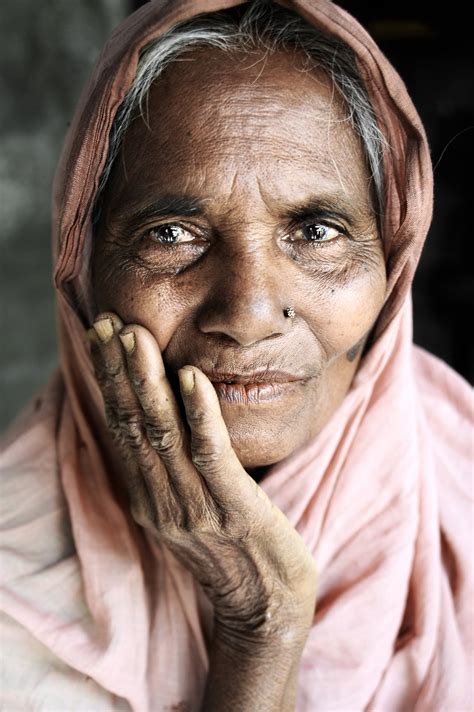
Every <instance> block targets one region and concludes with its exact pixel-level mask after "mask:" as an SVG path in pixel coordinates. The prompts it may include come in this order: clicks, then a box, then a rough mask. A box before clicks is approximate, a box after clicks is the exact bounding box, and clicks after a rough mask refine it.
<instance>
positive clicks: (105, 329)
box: [93, 317, 114, 344]
mask: <svg viewBox="0 0 474 712" xmlns="http://www.w3.org/2000/svg"><path fill="white" fill-rule="evenodd" d="M93 326H94V329H95V330H96V332H97V336H98V337H99V339H100V340H101V341H102V343H103V344H106V343H107V341H110V339H111V338H112V336H113V335H114V325H113V324H112V319H109V318H108V317H106V318H105V319H99V321H95V322H94V325H93Z"/></svg>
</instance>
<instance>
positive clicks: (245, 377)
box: [204, 370, 307, 385]
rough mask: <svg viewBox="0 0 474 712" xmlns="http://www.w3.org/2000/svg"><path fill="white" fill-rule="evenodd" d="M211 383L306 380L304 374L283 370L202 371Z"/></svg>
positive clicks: (230, 383)
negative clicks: (251, 371)
mask: <svg viewBox="0 0 474 712" xmlns="http://www.w3.org/2000/svg"><path fill="white" fill-rule="evenodd" d="M204 373H205V374H206V376H207V377H208V378H209V380H210V381H211V382H212V383H225V384H227V385H233V384H241V385H249V384H258V383H265V384H270V383H291V382H292V381H301V380H306V378H307V377H306V378H305V377H304V376H296V375H294V374H292V373H286V372H285V371H269V370H265V371H255V372H253V373H220V372H214V371H213V372H211V373H208V372H206V371H204Z"/></svg>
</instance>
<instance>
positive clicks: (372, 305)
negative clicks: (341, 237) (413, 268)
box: [308, 262, 386, 359]
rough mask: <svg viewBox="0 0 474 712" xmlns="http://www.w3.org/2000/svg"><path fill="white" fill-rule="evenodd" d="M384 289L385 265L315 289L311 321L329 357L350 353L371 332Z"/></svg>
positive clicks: (379, 308)
mask: <svg viewBox="0 0 474 712" xmlns="http://www.w3.org/2000/svg"><path fill="white" fill-rule="evenodd" d="M385 288H386V279H385V270H384V266H383V262H382V263H381V264H380V266H379V268H378V269H374V268H373V267H372V268H367V269H366V270H365V269H363V270H361V271H359V273H358V275H357V276H356V277H354V278H353V279H351V280H348V281H346V282H345V284H332V285H331V284H330V283H329V284H327V285H325V287H324V290H314V289H313V295H314V296H313V298H312V300H311V302H312V303H311V307H310V310H311V316H310V317H309V319H308V320H309V321H310V323H311V327H312V329H313V331H314V333H315V335H316V336H317V338H318V340H319V341H320V343H321V344H322V345H323V347H324V350H325V353H326V354H327V356H328V358H330V359H331V358H334V357H337V356H339V355H341V354H342V353H346V352H348V351H349V350H350V349H351V348H353V347H354V345H355V344H357V343H358V342H360V340H361V339H362V338H363V337H364V336H365V335H366V334H367V333H368V332H369V331H370V329H371V327H372V326H373V324H374V322H375V320H376V319H377V316H378V314H379V312H380V310H381V308H382V306H383V302H384V298H385ZM321 291H323V294H322V293H321Z"/></svg>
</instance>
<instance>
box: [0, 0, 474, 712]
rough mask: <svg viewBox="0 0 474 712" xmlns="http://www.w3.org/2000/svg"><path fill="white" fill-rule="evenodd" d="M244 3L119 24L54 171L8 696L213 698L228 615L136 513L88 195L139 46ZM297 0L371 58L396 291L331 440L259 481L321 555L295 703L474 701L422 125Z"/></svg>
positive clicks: (384, 69)
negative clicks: (51, 348)
mask: <svg viewBox="0 0 474 712" xmlns="http://www.w3.org/2000/svg"><path fill="white" fill-rule="evenodd" d="M237 4H239V2H238V1H237V0H198V1H197V2H193V3H190V2H185V1H184V0H174V1H171V0H170V1H168V2H166V1H165V0H161V1H153V0H152V1H151V2H149V3H147V4H146V5H145V6H144V7H143V8H142V9H141V10H139V11H138V12H136V13H134V14H133V15H132V16H130V17H129V18H128V19H127V20H126V21H125V22H124V23H123V24H122V25H120V27H119V28H118V29H117V30H116V31H115V33H114V34H113V36H112V38H111V39H110V41H109V43H108V44H107V46H106V47H105V49H104V52H103V54H102V56H101V58H100V60H99V62H98V65H97V67H96V70H95V72H94V74H93V76H92V79H91V81H90V83H89V85H88V87H87V88H86V91H85V93H84V95H83V97H82V99H81V102H80V104H79V107H78V110H77V113H76V116H75V120H74V122H73V125H72V127H71V129H70V132H69V136H68V138H67V141H66V145H65V149H64V152H63V156H62V160H61V164H60V166H59V169H58V173H57V179H56V184H55V198H54V235H53V245H54V255H55V285H56V289H57V298H58V309H59V333H60V357H61V367H60V372H58V373H57V374H55V376H54V377H53V380H52V381H51V383H50V384H49V385H48V387H47V388H46V389H45V391H44V392H43V393H42V394H41V396H40V397H39V398H37V399H36V400H35V401H34V402H33V403H32V404H31V406H30V407H29V408H28V409H27V410H26V411H25V412H24V413H23V415H22V416H21V417H20V418H19V419H18V420H17V422H16V423H15V424H14V426H13V427H12V428H11V429H10V431H9V433H8V434H7V436H6V440H5V442H4V447H3V455H2V458H1V469H2V478H3V483H4V485H3V491H4V496H3V498H2V504H3V508H2V509H3V511H2V514H1V526H2V530H3V539H4V541H5V549H4V555H3V560H2V583H3V589H2V591H3V592H2V608H3V610H4V612H5V613H3V614H2V619H1V620H2V633H1V639H2V645H3V646H4V647H5V651H6V652H7V654H6V655H5V656H4V665H5V669H6V673H5V682H4V684H3V700H2V701H3V705H4V708H5V709H6V710H12V709H45V710H64V709H78V710H79V709H82V710H88V711H90V710H92V709H93V710H112V709H113V710H118V709H123V710H128V709H132V710H135V711H137V712H149V711H150V712H151V711H155V710H173V709H174V710H178V709H179V710H183V711H184V710H198V709H199V707H200V699H201V695H202V692H203V688H204V684H205V679H206V673H207V668H208V655H207V646H208V644H209V641H210V637H211V635H212V608H211V606H210V604H209V602H208V600H207V598H206V597H205V595H204V594H203V592H202V590H201V589H200V587H199V586H198V584H197V583H196V582H195V580H194V579H193V578H192V576H191V574H190V573H188V572H187V571H186V570H185V569H184V568H183V567H182V566H181V565H180V564H179V563H178V562H177V561H176V560H175V559H174V557H173V556H172V555H171V554H170V553H169V552H168V551H167V549H166V548H165V547H164V546H162V545H161V544H160V543H157V542H156V541H155V540H153V539H152V538H151V537H150V536H149V535H148V533H147V532H146V531H145V530H144V529H142V528H141V527H139V526H138V525H137V524H136V523H135V522H134V520H133V519H132V517H131V514H130V512H129V510H128V507H127V503H126V502H125V501H124V500H123V497H121V495H120V493H119V492H118V491H117V488H116V484H115V482H114V471H115V464H114V463H115V460H114V458H115V455H114V451H113V447H112V443H111V441H110V438H109V436H108V431H107V428H106V426H105V421H104V414H103V405H102V401H101V397H100V393H99V390H98V387H97V385H96V382H95V379H94V377H93V371H92V366H91V362H90V358H89V351H88V345H87V342H86V340H85V338H84V336H85V330H84V323H85V322H84V315H83V314H81V313H80V311H79V306H78V305H80V304H81V303H82V301H81V295H82V294H83V292H84V289H85V288H86V285H87V266H88V265H87V258H88V254H89V252H90V238H91V210H92V206H93V202H94V196H95V193H96V190H97V185H98V179H99V176H100V173H101V170H102V167H103V165H104V161H105V158H106V154H107V138H108V133H109V129H110V126H111V123H112V121H113V117H114V115H115V112H116V110H117V108H118V106H119V104H120V102H121V100H122V99H123V97H124V94H125V92H126V91H127V88H128V87H129V85H130V83H131V81H132V79H133V77H134V74H135V70H136V66H137V60H138V54H139V51H140V48H141V47H142V46H143V45H144V44H145V43H146V42H147V41H149V40H150V39H151V38H152V37H154V36H156V35H159V34H161V33H162V32H164V31H165V30H166V29H168V28H169V27H170V26H171V25H173V24H175V23H176V22H178V21H181V20H184V19H188V18H189V17H190V16H192V15H194V14H197V13H198V12H204V11H213V10H218V9H223V8H226V7H232V6H234V5H237ZM281 4H282V5H285V6H286V7H289V8H292V9H294V10H296V11H297V12H299V13H300V14H301V15H302V16H303V17H304V18H305V19H306V20H307V21H309V22H310V23H312V24H314V25H316V26H318V27H320V28H322V29H323V30H326V31H328V32H330V33H333V34H335V35H337V36H338V37H340V38H341V39H343V40H344V41H345V42H346V43H348V44H349V45H350V46H351V47H352V48H353V49H354V51H355V53H356V55H357V57H358V61H359V68H360V71H361V73H362V75H363V77H364V78H365V81H366V83H367V86H368V89H369V93H370V96H371V99H372V103H373V106H374V108H375V111H376V113H377V117H378V120H379V123H380V126H381V128H382V130H383V131H384V133H385V135H386V137H387V140H388V144H389V145H390V150H387V152H386V156H385V163H384V170H385V185H386V191H387V206H386V213H385V225H384V241H385V249H386V255H387V271H388V278H389V292H388V298H387V301H386V304H385V306H384V309H383V311H382V314H381V315H380V317H379V320H378V322H377V328H376V339H375V342H374V344H373V345H372V347H371V348H370V350H369V352H368V354H367V355H366V356H365V357H364V359H363V360H362V362H361V364H360V366H359V369H358V371H357V374H356V376H355V378H354V381H353V384H352V386H351V389H350V391H349V393H348V394H347V395H346V398H345V400H344V402H343V404H342V405H341V407H340V408H339V409H338V410H337V412H336V413H335V414H334V416H333V417H332V419H331V421H330V422H329V423H328V424H327V426H326V427H325V428H324V430H323V431H322V433H320V435H318V436H317V438H315V439H314V440H313V441H311V442H308V443H307V444H306V446H304V447H303V448H301V449H299V450H298V451H297V452H295V453H293V454H292V455H291V456H289V457H288V458H287V459H286V460H284V461H282V462H280V463H278V464H277V465H275V466H273V467H272V468H271V469H270V471H269V472H268V474H267V475H266V476H265V478H264V479H263V480H262V482H261V485H260V486H261V487H262V488H263V489H264V490H265V491H266V493H267V494H268V495H269V497H270V498H271V500H272V501H273V502H274V504H275V505H277V506H278V507H279V508H280V509H281V510H282V511H283V512H284V513H285V514H286V516H287V517H288V519H289V520H290V522H291V523H292V524H293V526H294V527H295V528H296V529H297V530H298V532H299V533H300V534H301V536H302V537H303V539H304V541H305V542H306V544H307V546H308V547H309V548H310V550H311V551H312V552H313V555H314V557H315V560H316V563H317V567H318V570H319V591H318V601H317V606H316V611H315V617H314V624H313V627H312V629H311V632H310V635H309V638H308V640H307V644H306V646H305V648H304V652H303V656H302V659H301V666H300V676H299V685H298V696H297V710H298V712H310V711H311V712H313V711H317V710H324V711H325V710H329V709H333V710H343V711H344V712H348V711H351V712H353V711H355V710H365V709H369V710H378V711H380V712H389V711H392V710H393V711H395V710H399V711H403V712H406V711H408V710H417V711H421V710H423V711H426V710H446V712H467V710H472V708H473V693H472V681H471V678H472V669H473V668H472V659H471V660H470V659H469V655H470V654H472V650H473V647H474V646H473V642H474V641H473V629H472V601H473V597H472V596H473V585H472V569H473V566H472V563H473V562H472V548H471V547H472V522H473V518H472V500H471V498H470V490H471V481H470V461H471V456H472V453H471V452H470V448H471V437H472V430H471V428H472V404H471V401H470V391H469V389H468V387H467V385H466V384H465V382H464V381H463V380H462V379H461V378H460V377H459V376H458V375H456V374H455V373H454V372H453V371H452V370H451V369H449V368H448V367H447V366H446V365H445V364H443V363H442V362H441V361H439V360H438V359H436V358H434V357H433V356H430V355H429V354H427V353H426V352H424V351H422V350H421V349H419V348H416V347H414V346H413V344H412V331H411V325H412V311H411V299H410V288H411V282H412V278H413V273H414V270H415V268H416V265H417V262H418V258H419V254H420V251H421V248H422V244H423V241H424V239H425V236H426V232H427V230H428V226H429V223H430V220H431V201H432V175H431V164H430V159H429V152H428V148H427V144H426V138H425V134H424V131H423V128H422V126H421V123H420V120H419V117H418V115H417V113H416V111H415V109H414V107H413V105H412V103H411V101H410V99H409V97H408V95H407V93H406V90H405V87H404V85H403V82H402V81H401V80H400V78H399V77H398V75H397V74H396V72H395V71H394V70H393V68H392V67H391V66H390V65H389V64H388V62H387V60H386V59H385V58H384V56H383V55H382V54H381V52H380V50H379V49H378V48H377V46H376V45H375V44H374V42H373V41H372V39H371V38H370V37H369V36H368V34H367V33H366V32H365V31H364V30H363V29H362V28H361V27H360V26H359V25H358V24H357V22H356V21H355V20H354V19H353V18H351V17H350V16H349V15H348V14H347V13H346V12H345V11H343V10H341V9H340V8H338V7H337V6H335V5H333V4H332V3H330V2H328V0H293V1H291V0H286V1H285V2H281Z"/></svg>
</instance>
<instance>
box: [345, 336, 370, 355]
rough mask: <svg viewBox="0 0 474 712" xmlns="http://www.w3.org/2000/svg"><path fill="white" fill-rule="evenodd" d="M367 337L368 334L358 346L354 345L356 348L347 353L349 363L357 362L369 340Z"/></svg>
mask: <svg viewBox="0 0 474 712" xmlns="http://www.w3.org/2000/svg"><path fill="white" fill-rule="evenodd" d="M367 336H368V335H367V334H366V335H365V336H364V337H363V338H362V339H361V340H360V341H358V342H357V343H356V344H354V346H353V347H352V348H351V349H349V351H347V353H346V357H347V360H348V361H351V362H352V361H355V359H356V358H357V356H358V355H359V352H360V351H361V349H362V348H363V347H364V344H365V342H366V340H367Z"/></svg>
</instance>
